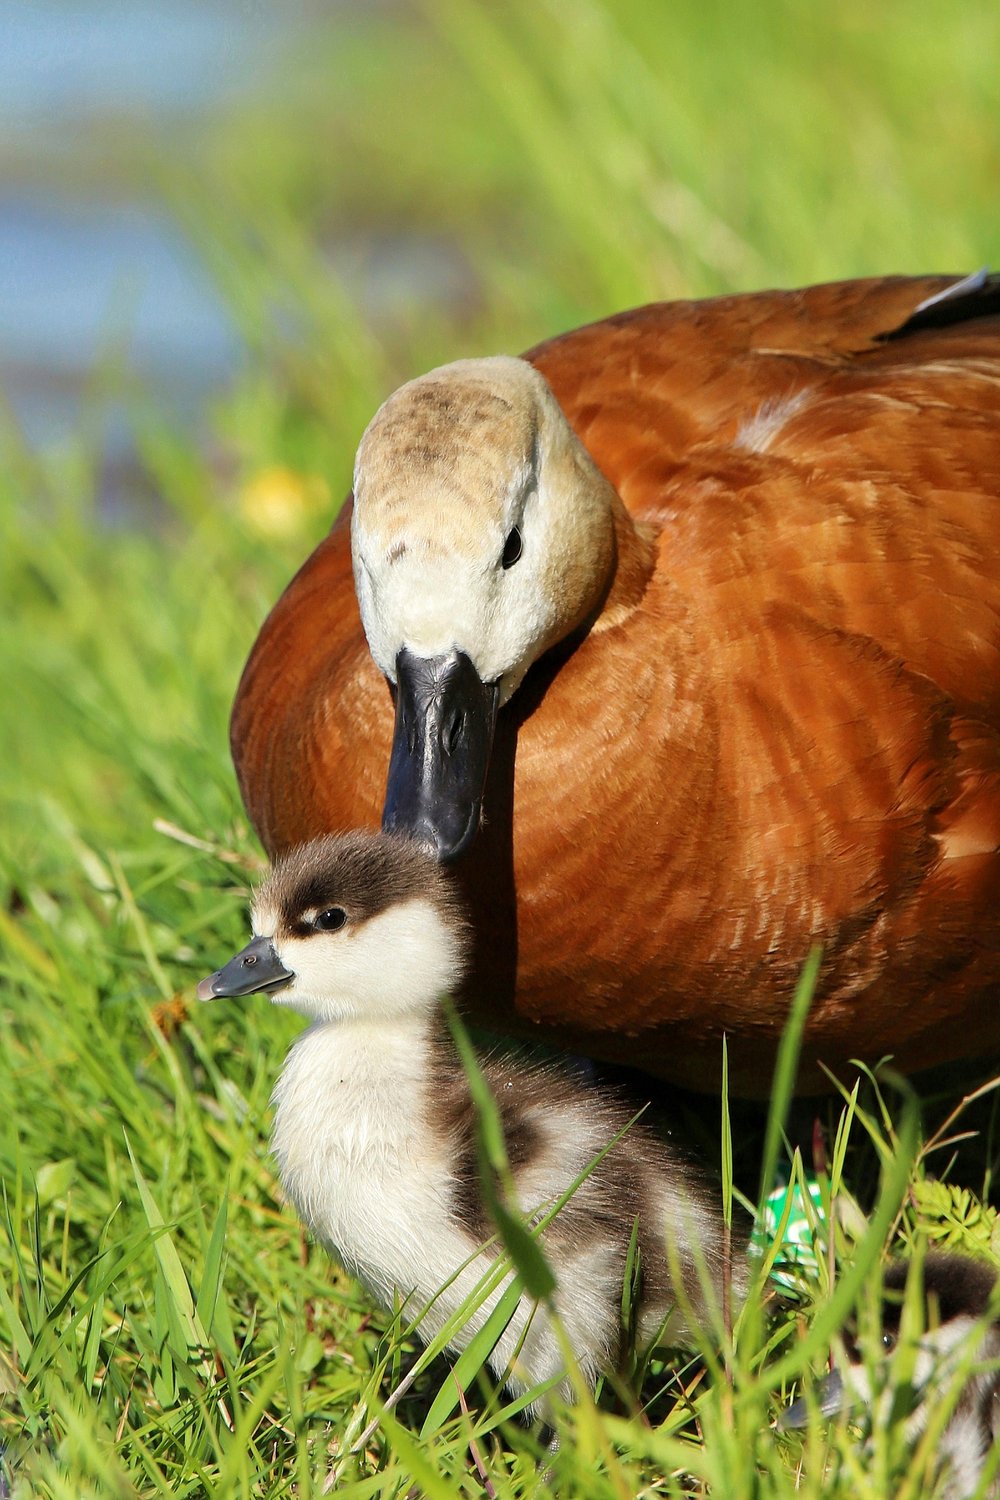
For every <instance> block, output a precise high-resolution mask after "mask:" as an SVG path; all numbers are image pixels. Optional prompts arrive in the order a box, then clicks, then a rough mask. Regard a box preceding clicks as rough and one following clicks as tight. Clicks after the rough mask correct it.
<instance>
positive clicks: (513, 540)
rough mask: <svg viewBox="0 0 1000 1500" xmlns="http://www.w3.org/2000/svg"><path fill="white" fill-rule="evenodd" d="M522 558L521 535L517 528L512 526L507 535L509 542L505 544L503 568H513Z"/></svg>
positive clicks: (501, 561) (501, 563) (501, 562)
mask: <svg viewBox="0 0 1000 1500" xmlns="http://www.w3.org/2000/svg"><path fill="white" fill-rule="evenodd" d="M520 556H521V533H520V532H519V531H518V529H517V527H516V526H512V527H511V528H510V530H509V531H508V533H507V540H506V541H505V542H504V544H503V557H501V559H500V566H501V567H502V568H512V567H513V566H514V564H515V563H516V562H517V560H518V558H519V557H520Z"/></svg>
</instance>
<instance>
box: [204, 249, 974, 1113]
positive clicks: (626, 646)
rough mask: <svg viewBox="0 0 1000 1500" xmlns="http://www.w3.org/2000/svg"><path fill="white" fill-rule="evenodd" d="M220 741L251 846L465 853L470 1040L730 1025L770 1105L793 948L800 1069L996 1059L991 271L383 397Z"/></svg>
mask: <svg viewBox="0 0 1000 1500" xmlns="http://www.w3.org/2000/svg"><path fill="white" fill-rule="evenodd" d="M352 519H353V538H354V548H353V550H354V558H353V565H352V548H351V534H352ZM355 580H356V582H357V597H356V596H355ZM359 602H360V611H359ZM366 636H367V639H366ZM393 700H395V711H394V708H393ZM232 744H233V754H234V759H235V763H236V768H237V773H238V776H239V781H240V786H241V789H242V792H243V797H244V800H245V802H246V806H247V809H248V811H249V813H250V816H251V819H252V821H253V823H254V825H255V826H256V828H257V830H258V832H259V834H260V836H261V839H262V840H263V843H264V845H265V847H266V848H267V849H268V851H269V853H271V854H276V853H280V852H281V851H283V850H286V849H287V848H289V847H290V846H291V845H293V844H296V843H300V842H304V841H305V840H307V839H309V838H310V837H313V836H315V835H317V834H321V833H324V832H327V831H331V830H340V829H344V828H350V827H354V826H358V825H362V826H364V825H372V824H375V823H377V822H378V821H379V820H380V818H383V814H384V821H385V824H386V826H387V827H389V828H402V829H405V830H409V831H411V832H413V833H416V834H417V835H419V836H420V837H422V838H424V839H425V840H427V841H430V842H432V843H433V844H435V845H436V847H437V848H438V851H439V853H440V854H441V855H442V856H443V857H445V858H451V857H454V856H456V855H459V854H461V855H462V858H461V861H460V868H461V873H462V876H463V881H464V884H465V887H466V894H467V897H468V899H470V900H471V903H472V910H473V916H474V922H475V927H476V932H477V940H478V941H477V955H476V964H475V970H474V983H473V984H472V985H471V986H470V996H472V997H473V998H474V999H475V1001H476V1003H477V1004H478V1007H479V1010H480V1013H481V1014H483V1015H485V1016H487V1017H489V1019H491V1020H492V1022H493V1024H495V1025H498V1026H501V1027H504V1028H506V1029H518V1028H520V1029H522V1030H523V1029H525V1028H526V1027H527V1029H529V1030H534V1029H535V1028H534V1027H532V1025H531V1023H537V1026H539V1027H541V1028H542V1029H543V1030H544V1031H545V1032H546V1033H547V1034H548V1035H550V1036H552V1037H554V1038H556V1039H558V1040H559V1041H561V1042H563V1043H567V1044H570V1045H573V1046H576V1047H578V1048H583V1049H584V1050H588V1051H590V1052H593V1053H596V1054H600V1055H604V1056H605V1057H609V1058H611V1059H621V1060H626V1061H631V1062H639V1063H640V1064H641V1065H642V1066H644V1067H646V1068H649V1069H652V1070H656V1071H659V1072H661V1073H662V1074H664V1075H665V1076H669V1077H670V1078H673V1079H675V1080H676V1081H679V1082H683V1083H687V1084H694V1085H696V1086H708V1085H711V1084H712V1083H713V1082H714V1081H715V1080H716V1079H717V1076H718V1069H719V1062H720V1056H721V1047H720V1038H721V1036H722V1034H723V1033H724V1032H725V1033H727V1034H728V1037H729V1055H730V1070H731V1079H732V1082H733V1086H734V1087H735V1088H737V1089H739V1090H740V1091H743V1092H746V1093H763V1092H766V1090H767V1088H768V1086H769V1080H770V1065H771V1061H772V1059H773V1055H774V1049H775V1046H776V1043H777V1039H778V1036H779V1034H780V1031H781V1028H782V1024H783V1022H784V1019H785V1016H786V1014H787V1010H788V1003H789V996H790V994H791V991H792V988H793V986H794V983H795V980H796V976H797V975H798V973H799V970H800V966H801V964H802V962H803V959H804V958H805V955H806V953H807V952H808V950H809V948H810V946H811V945H812V944H814V943H817V942H818V943H821V944H822V945H823V950H824V964H823V969H822V974H821V980H820V984H819V987H818V990H817V993H816V996H815V998H814V1002H813V1007H812V1011H811V1014H810V1020H809V1027H808V1032H807V1037H806V1047H805V1058H804V1063H805V1068H806V1072H805V1073H804V1074H803V1081H806V1080H807V1079H808V1078H809V1077H810V1076H811V1077H812V1078H814V1079H818V1078H819V1077H820V1076H821V1075H820V1073H819V1071H818V1069H817V1067H816V1064H817V1062H818V1061H820V1060H821V1061H823V1062H825V1063H826V1064H827V1065H828V1066H831V1067H833V1068H839V1067H842V1066H843V1065H844V1064H845V1062H846V1061H847V1059H849V1058H852V1057H856V1056H862V1057H867V1058H869V1059H872V1058H877V1057H879V1056H881V1055H883V1054H884V1053H892V1054H894V1055H895V1056H896V1058H897V1061H898V1063H899V1064H900V1065H901V1066H904V1067H907V1068H916V1067H920V1066H924V1065H926V1064H929V1063H931V1062H936V1061H939V1060H944V1059H946V1058H952V1057H956V1056H961V1055H968V1054H970V1053H979V1052H983V1051H986V1050H988V1049H993V1048H995V1047H996V1046H997V1044H998V1043H1000V1005H998V1004H997V997H998V994H1000V853H998V850H1000V278H997V277H987V276H985V275H983V274H980V275H977V276H973V277H969V278H966V279H965V280H963V281H958V282H956V281H955V280H954V279H953V278H951V279H949V278H946V277H920V278H909V277H894V278H887V279H882V280H868V281H854V282H845V283H840V284H835V285H830V286H820V287H812V288H808V289H806V290H804V291H793V292H766V293H761V294H758V295H753V296H738V297H722V298H718V299H715V300H712V301H705V302H681V303H666V304H655V305H652V306H649V307H643V308H639V309H636V310H635V311H632V312H627V313H622V314H620V315H619V316H617V317H613V318H609V319H607V320H606V321H604V322H601V323H596V324H593V325H591V326H589V327H586V328H581V329H578V330H576V331H575V332H572V333H569V334H566V335H564V336H563V337H561V338H557V339H553V340H552V341H550V342H549V343H546V344H542V345H540V346H539V347H538V348H537V349H535V350H533V351H532V352H531V353H529V354H528V355H527V356H526V357H525V359H523V360H517V359H511V358H504V357H500V358H495V359H486V360H473V361H462V362H459V363H458V364H454V365H449V366H445V367H443V368H442V369H439V370H434V371H431V372H430V374H428V375H425V376H423V377H421V378H420V379H418V380H416V381H413V382H411V383H410V384H408V385H406V386H403V387H402V388H401V390H399V391H397V392H396V393H395V394H394V395H393V396H391V397H390V398H389V400H388V401H387V402H386V403H385V405H384V406H383V407H382V408H381V409H380V410H379V412H378V413H377V414H376V415H375V417H374V419H373V421H372V423H371V425H370V426H369V428H368V430H367V432H366V433H365V435H364V437H363V439H362V442H361V446H360V449H359V452H358V461H357V467H356V471H355V484H354V503H353V507H351V506H349V507H346V508H345V510H344V512H343V513H342V515H341V516H340V518H339V519H338V521H337V523H336V525H335V526H334V528H333V530H332V532H331V533H330V535H329V536H328V537H327V538H326V539H325V540H324V541H323V542H322V543H321V544H320V545H319V547H318V548H317V549H316V551H315V552H314V553H313V555H312V556H311V557H310V558H309V560H308V561H307V562H306V564H305V565H304V567H303V568H302V569H301V571H300V572H299V573H298V575H297V576H296V577H295V578H294V579H293V581H292V582H291V584H290V585H289V587H288V589H287V590H286V592H285V593H284V595H283V596H282V598H281V599H280V601H279V602H278V604H277V605H276V607H275V609H274V610H273V612H272V613H271V615H270V617H269V618H268V620H267V621H266V623H265V625H264V626H263V628H262V630H261V633H260V635H259V637H258V639H257V642H256V645H255V646H254V648H253V651H252V653H251V656H250V659H249V661H248V663H247V666H246V669H245V671H244V674H243V679H242V681H241V683H240V687H239V691H238V693H237V697H236V702H235V706H234V710H233V721H232ZM387 772H388V779H387ZM480 824H482V826H481V828H480ZM477 830H479V831H478V833H477ZM466 851H467V852H466Z"/></svg>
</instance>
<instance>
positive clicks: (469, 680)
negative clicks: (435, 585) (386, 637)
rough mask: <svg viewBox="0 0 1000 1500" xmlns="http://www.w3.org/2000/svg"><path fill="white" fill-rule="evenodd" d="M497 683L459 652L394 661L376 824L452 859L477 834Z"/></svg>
mask: <svg viewBox="0 0 1000 1500" xmlns="http://www.w3.org/2000/svg"><path fill="white" fill-rule="evenodd" d="M499 695H500V684H499V682H483V680H482V678H481V677H480V676H479V673H478V672H477V671H476V669H475V667H474V666H473V665H472V662H471V661H470V660H469V658H468V657H467V656H466V654H465V652H464V651H458V650H455V651H447V652H445V653H444V654H443V655H441V656H415V655H414V654H413V653H412V652H411V651H409V650H408V649H407V648H406V647H405V646H404V647H403V649H402V650H401V651H400V653H399V655H398V656H397V658H396V727H395V729H394V731H393V737H392V755H391V756H390V759H389V777H388V781H387V783H386V788H385V806H384V808H383V811H382V827H383V828H384V829H386V830H387V831H388V832H393V833H405V834H407V835H408V836H409V837H410V838H413V839H416V840H418V841H419V842H420V843H422V844H427V845H429V846H430V848H431V849H432V850H433V851H434V853H435V854H436V855H437V857H438V859H440V860H443V861H448V860H452V859H457V858H458V856H459V855H460V854H462V853H464V851H465V850H466V849H467V848H468V847H469V845H470V844H471V843H472V840H473V839H474V838H475V836H476V834H477V833H478V831H479V820H480V818H481V816H482V810H483V792H484V789H485V786H486V772H487V770H488V769H489V764H490V751H491V750H492V748H493V727H494V724H495V723H496V714H497V701H498V699H499Z"/></svg>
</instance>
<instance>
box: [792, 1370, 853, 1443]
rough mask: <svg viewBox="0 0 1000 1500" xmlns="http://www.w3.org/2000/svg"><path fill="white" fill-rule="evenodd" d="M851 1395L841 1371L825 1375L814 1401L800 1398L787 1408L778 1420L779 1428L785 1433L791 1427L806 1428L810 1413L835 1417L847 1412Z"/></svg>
mask: <svg viewBox="0 0 1000 1500" xmlns="http://www.w3.org/2000/svg"><path fill="white" fill-rule="evenodd" d="M850 1400H851V1398H850V1394H849V1392H848V1390H847V1387H846V1386H845V1385H844V1378H843V1376H842V1375H841V1373H840V1371H839V1370H831V1371H830V1373H829V1375H824V1376H823V1379H822V1380H821V1381H820V1383H819V1385H818V1386H817V1387H816V1389H815V1390H814V1391H813V1394H812V1399H811V1400H806V1398H805V1396H800V1397H799V1399H798V1400H797V1401H793V1402H792V1404H791V1406H787V1407H786V1408H785V1410H784V1411H783V1412H782V1413H781V1416H780V1417H779V1418H778V1426H779V1428H781V1429H782V1430H784V1431H787V1429H788V1428H790V1427H805V1426H807V1425H808V1422H809V1413H810V1412H811V1411H818V1412H819V1413H820V1415H821V1416H823V1417H835V1416H836V1415H837V1413H838V1412H842V1411H845V1410H846V1409H847V1407H848V1406H849V1405H850Z"/></svg>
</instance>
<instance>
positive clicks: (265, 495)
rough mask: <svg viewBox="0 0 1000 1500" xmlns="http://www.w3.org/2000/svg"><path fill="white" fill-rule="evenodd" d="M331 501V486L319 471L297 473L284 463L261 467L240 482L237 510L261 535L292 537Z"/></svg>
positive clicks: (248, 524) (253, 529)
mask: <svg viewBox="0 0 1000 1500" xmlns="http://www.w3.org/2000/svg"><path fill="white" fill-rule="evenodd" d="M329 504H330V486H329V485H328V484H327V482H326V480H325V479H324V478H323V476H322V475H321V474H298V473H296V471H295V470H294V469H288V468H285V466H284V465H283V464H271V465H270V466H269V467H268V468H266V469H261V471H260V472H259V473H258V474H255V475H254V476H253V478H252V479H250V480H248V481H247V483H246V484H245V485H244V486H243V489H242V491H241V492H240V497H239V506H240V513H241V514H242V516H243V519H244V521H245V522H246V524H247V526H249V527H250V529H251V530H252V531H256V532H257V533H258V534H259V535H260V536H266V537H275V538H280V537H291V536H295V535H296V534H297V533H298V532H301V531H302V530H303V529H304V528H305V526H306V525H307V524H308V522H309V521H311V520H312V519H313V517H314V516H317V515H319V514H320V513H321V512H322V511H324V510H325V509H326V508H327V507H328V506H329Z"/></svg>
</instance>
